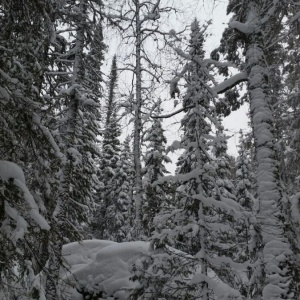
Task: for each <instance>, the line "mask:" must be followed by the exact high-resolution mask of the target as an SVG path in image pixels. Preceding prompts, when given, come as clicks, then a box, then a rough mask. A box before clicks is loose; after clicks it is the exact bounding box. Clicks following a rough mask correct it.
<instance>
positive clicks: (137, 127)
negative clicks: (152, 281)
mask: <svg viewBox="0 0 300 300" xmlns="http://www.w3.org/2000/svg"><path fill="white" fill-rule="evenodd" d="M134 2H135V6H136V19H135V22H136V53H135V55H136V102H135V120H134V141H133V143H134V144H133V153H134V168H135V235H136V238H138V236H139V235H140V233H141V228H142V226H141V206H142V189H143V188H142V166H141V130H142V120H141V107H142V68H141V44H142V41H141V23H140V2H139V0H135V1H134Z"/></svg>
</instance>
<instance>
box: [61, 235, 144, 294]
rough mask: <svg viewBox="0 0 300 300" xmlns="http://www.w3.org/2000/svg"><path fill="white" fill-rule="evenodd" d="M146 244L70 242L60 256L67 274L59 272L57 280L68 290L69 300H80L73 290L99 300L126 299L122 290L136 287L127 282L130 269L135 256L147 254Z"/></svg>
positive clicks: (95, 241)
mask: <svg viewBox="0 0 300 300" xmlns="http://www.w3.org/2000/svg"><path fill="white" fill-rule="evenodd" d="M148 249H149V243H147V242H141V241H138V242H126V243H116V242H112V241H105V240H85V241H82V242H81V243H78V242H74V243H70V244H67V245H65V246H64V247H63V256H64V258H65V260H66V261H67V263H68V264H69V265H70V272H68V271H66V270H61V278H62V279H63V281H64V282H68V284H69V285H70V286H71V288H67V287H66V291H67V292H68V293H71V297H70V299H71V300H83V297H82V295H80V294H79V293H78V292H77V291H76V289H78V290H80V289H81V288H82V287H85V288H86V290H87V291H89V292H90V293H95V294H100V292H104V293H103V296H104V295H105V296H106V297H108V296H111V297H117V299H119V300H125V299H127V292H126V289H128V288H133V287H135V286H136V283H134V282H132V281H130V280H129V278H130V277H131V275H132V274H131V271H130V270H131V266H132V263H133V261H134V260H135V258H136V256H137V255H139V254H144V253H147V252H148Z"/></svg>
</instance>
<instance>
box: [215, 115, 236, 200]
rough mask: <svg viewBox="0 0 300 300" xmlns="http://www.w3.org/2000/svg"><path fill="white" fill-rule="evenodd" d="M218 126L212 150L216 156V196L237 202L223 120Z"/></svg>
mask: <svg viewBox="0 0 300 300" xmlns="http://www.w3.org/2000/svg"><path fill="white" fill-rule="evenodd" d="M217 126H218V127H217V131H216V137H215V140H214V143H213V148H212V151H213V154H214V156H215V160H214V164H215V169H216V176H217V178H216V184H217V189H216V193H215V195H214V196H215V197H216V199H218V198H219V199H220V197H222V196H224V197H226V198H231V199H233V200H234V201H236V191H235V188H234V184H233V182H232V181H231V180H230V177H231V163H230V157H229V155H228V154H227V148H228V147H227V137H226V135H225V134H224V128H223V125H222V123H221V119H219V121H218V123H217ZM218 193H219V194H218Z"/></svg>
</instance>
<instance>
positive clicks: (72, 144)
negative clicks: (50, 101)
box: [46, 0, 101, 299]
mask: <svg viewBox="0 0 300 300" xmlns="http://www.w3.org/2000/svg"><path fill="white" fill-rule="evenodd" d="M100 6H101V1H96V0H95V1H88V0H81V1H73V2H67V3H62V4H61V5H60V6H59V12H60V14H59V16H60V19H59V20H57V22H59V23H60V24H61V26H62V28H64V26H65V27H67V30H68V32H69V34H70V36H71V37H72V38H73V40H72V43H70V44H67V45H66V46H67V47H66V48H65V49H64V51H62V53H61V52H56V51H55V52H54V53H53V55H54V56H55V57H56V59H55V63H56V64H57V65H58V64H62V65H65V70H66V71H64V72H56V70H55V68H54V70H51V71H49V72H48V74H49V76H50V77H52V78H54V80H52V81H51V80H49V85H50V83H51V82H53V81H54V82H55V78H57V79H58V80H59V81H60V82H59V85H57V86H55V90H54V91H52V93H53V94H54V95H55V96H56V98H57V99H58V101H59V103H60V105H59V113H58V115H57V116H56V122H55V123H56V124H55V126H56V128H57V136H56V140H57V141H58V143H59V146H60V147H61V149H62V151H63V153H64V160H63V161H62V163H61V165H60V170H59V172H57V174H56V175H57V181H58V182H57V189H56V190H55V194H54V195H55V197H56V199H55V200H56V202H55V205H52V206H50V207H49V215H50V221H51V225H52V230H51V232H50V236H49V245H48V251H49V252H48V253H49V262H48V263H49V270H48V272H47V274H46V275H47V279H46V294H47V299H57V298H59V297H60V291H59V290H58V288H57V286H58V280H59V269H60V266H61V264H62V263H63V261H62V259H61V249H62V245H63V243H65V242H66V241H70V240H71V241H74V240H79V239H80V238H81V236H80V226H81V224H82V223H88V217H89V215H90V209H91V207H92V205H93V202H94V200H95V199H94V195H95V193H94V190H95V185H96V183H97V180H96V162H95V160H96V158H97V157H98V150H97V147H96V143H97V135H99V122H98V121H99V120H98V117H99V114H98V108H99V105H98V102H99V100H100V99H98V95H95V96H93V97H92V96H91V95H94V92H95V84H93V85H90V84H89V82H88V81H89V74H90V72H91V69H90V67H91V65H90V64H88V62H89V59H90V55H91V53H89V54H87V53H86V51H87V52H88V50H89V49H90V48H89V46H91V43H92V42H95V39H97V35H94V34H95V30H96V29H98V28H97V24H98V22H99V21H100V20H99V18H100V16H99V14H98V11H99V10H98V9H95V8H96V7H98V8H99V7H100ZM91 16H93V18H92V19H90V18H91ZM62 31H63V29H62ZM100 36H101V35H100ZM94 38H95V39H94ZM99 42H101V41H99ZM91 49H92V48H91ZM91 51H92V50H91ZM98 51H99V52H98V53H99V54H100V53H101V49H98ZM100 58H101V55H99V59H100ZM97 67H99V64H97V65H96V66H95V68H96V69H97ZM98 71H99V72H100V70H98ZM60 76H62V77H60ZM62 80H64V81H62ZM97 84H99V83H97Z"/></svg>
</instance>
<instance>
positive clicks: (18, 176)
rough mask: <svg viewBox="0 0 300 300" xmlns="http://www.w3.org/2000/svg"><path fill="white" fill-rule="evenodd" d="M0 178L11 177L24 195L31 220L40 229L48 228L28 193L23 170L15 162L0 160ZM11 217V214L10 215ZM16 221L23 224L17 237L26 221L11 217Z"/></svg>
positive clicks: (6, 179) (4, 179)
mask: <svg viewBox="0 0 300 300" xmlns="http://www.w3.org/2000/svg"><path fill="white" fill-rule="evenodd" d="M0 178H1V179H2V180H3V181H8V180H9V179H13V183H14V184H15V186H17V187H18V188H19V189H20V190H21V191H22V192H23V196H24V200H25V201H26V202H27V204H28V208H29V214H30V217H31V219H32V220H34V221H35V222H36V223H37V224H38V225H39V226H40V228H41V229H45V230H49V229H50V226H49V224H48V223H47V221H46V220H45V218H44V217H43V216H42V215H41V214H40V213H39V209H38V206H37V204H36V202H35V200H34V198H33V196H32V194H31V193H30V191H29V189H28V187H27V186H26V182H25V175H24V172H23V170H22V169H21V168H20V167H19V166H18V165H17V164H15V163H13V162H11V161H7V160H0ZM10 211H11V210H10ZM6 212H7V211H6ZM7 213H8V212H7ZM11 217H12V216H11ZM13 219H15V220H16V221H17V223H18V224H17V226H18V227H20V226H21V225H22V226H23V229H22V230H21V229H20V230H21V231H22V233H21V234H20V236H19V237H22V236H23V235H24V232H26V230H27V223H26V222H25V223H26V224H25V223H24V222H23V221H22V222H20V218H19V217H13ZM21 231H20V232H21Z"/></svg>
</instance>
